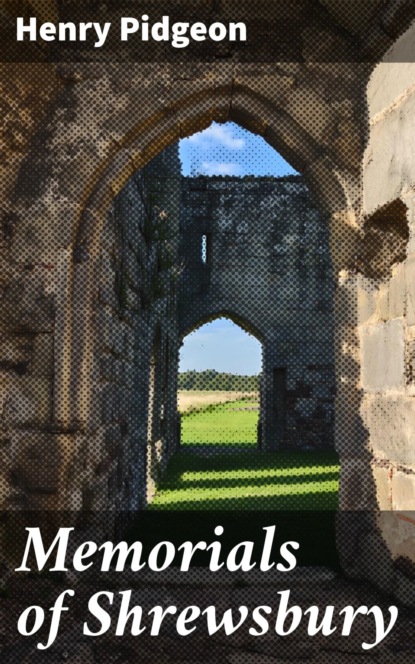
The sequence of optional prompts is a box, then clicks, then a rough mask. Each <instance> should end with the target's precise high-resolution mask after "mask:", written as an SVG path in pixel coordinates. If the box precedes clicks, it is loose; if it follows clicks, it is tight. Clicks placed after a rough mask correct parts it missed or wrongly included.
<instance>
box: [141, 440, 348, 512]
mask: <svg viewBox="0 0 415 664" xmlns="http://www.w3.org/2000/svg"><path fill="white" fill-rule="evenodd" d="M261 474H262V476H261ZM338 479H339V463H338V457H337V455H336V454H335V453H334V452H315V453H310V452H295V453H287V452H279V453H269V454H260V453H258V452H253V453H252V452H251V453H249V452H242V453H241V454H235V452H232V453H230V454H224V453H219V454H215V455H204V456H203V455H196V454H186V453H185V452H181V453H180V454H177V455H176V456H175V457H174V458H173V459H172V460H171V462H170V464H169V466H168V468H167V471H166V474H165V476H164V479H163V481H162V482H161V484H160V486H159V490H158V492H157V495H156V497H155V499H154V501H153V503H152V504H151V505H150V507H149V509H150V510H169V509H172V510H202V511H203V510H212V509H221V510H335V509H337V493H338Z"/></svg>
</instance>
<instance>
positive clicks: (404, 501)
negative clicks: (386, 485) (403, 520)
mask: <svg viewBox="0 0 415 664" xmlns="http://www.w3.org/2000/svg"><path fill="white" fill-rule="evenodd" d="M391 487H392V505H393V509H395V510H408V511H409V510H413V511H415V474H409V473H403V472H401V471H400V470H395V471H394V472H393V474H392V480H391Z"/></svg>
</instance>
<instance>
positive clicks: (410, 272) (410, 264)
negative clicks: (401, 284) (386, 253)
mask: <svg viewBox="0 0 415 664" xmlns="http://www.w3.org/2000/svg"><path fill="white" fill-rule="evenodd" d="M405 284H406V297H407V306H406V322H407V325H415V256H411V257H410V258H408V260H406V261H405Z"/></svg>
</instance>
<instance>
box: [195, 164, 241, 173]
mask: <svg viewBox="0 0 415 664" xmlns="http://www.w3.org/2000/svg"><path fill="white" fill-rule="evenodd" d="M199 172H200V174H201V175H240V174H241V172H242V166H241V165H240V164H235V163H234V162H227V163H226V162H220V161H203V162H202V163H201V164H200V169H199Z"/></svg>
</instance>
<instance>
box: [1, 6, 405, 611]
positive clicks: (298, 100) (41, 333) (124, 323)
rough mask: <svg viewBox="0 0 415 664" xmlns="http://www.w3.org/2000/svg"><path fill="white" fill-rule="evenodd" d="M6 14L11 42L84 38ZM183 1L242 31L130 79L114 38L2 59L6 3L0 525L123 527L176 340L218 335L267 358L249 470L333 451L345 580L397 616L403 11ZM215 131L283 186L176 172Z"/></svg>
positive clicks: (139, 64) (172, 368) (164, 426)
mask: <svg viewBox="0 0 415 664" xmlns="http://www.w3.org/2000/svg"><path fill="white" fill-rule="evenodd" d="M19 4H21V5H22V6H23V5H24V6H25V7H26V9H25V11H23V9H21V12H20V16H24V17H25V21H26V22H28V21H29V18H30V17H33V16H36V18H37V20H38V23H39V24H41V23H42V24H43V23H52V24H57V22H58V20H61V21H62V22H66V21H68V20H72V21H73V22H75V23H79V22H80V21H81V20H82V16H77V15H75V14H77V12H78V10H77V9H76V8H74V6H73V4H74V3H63V4H62V7H61V8H60V11H59V12H58V8H57V7H56V5H55V2H54V1H53V0H44V2H42V3H34V2H22V3H19ZM98 4H99V3H94V7H96V6H97V5H98ZM106 4H107V5H108V7H107V11H106V14H107V16H106V17H105V20H106V21H108V22H110V23H111V24H114V25H115V24H117V25H118V24H119V21H120V18H121V10H119V9H117V6H116V4H117V3H106ZM122 4H123V5H128V4H129V3H128V2H126V3H122ZM131 4H132V5H133V4H134V3H131ZM149 4H154V3H149ZM189 4H191V7H192V10H191V12H190V13H191V14H192V16H190V17H189V22H195V21H196V20H200V21H201V22H203V23H204V24H205V25H211V24H212V23H215V22H219V23H223V24H224V25H229V23H230V22H231V21H237V22H239V21H240V20H242V18H240V16H241V15H242V14H244V17H243V20H246V30H247V36H248V38H247V41H246V42H244V43H242V42H240V43H238V42H232V43H230V42H229V41H228V40H223V41H221V42H217V43H216V42H215V41H214V40H212V39H210V40H206V43H202V44H200V45H199V46H200V48H201V49H202V50H200V51H197V54H196V55H197V57H195V51H194V48H193V47H194V44H193V45H191V46H189V49H188V50H187V49H186V48H181V49H179V50H177V49H176V51H175V57H177V53H179V52H180V62H176V61H174V59H173V60H169V58H168V57H165V56H166V52H167V51H166V49H169V48H170V45H169V44H154V45H153V46H152V48H154V49H157V48H160V49H162V52H163V58H159V59H158V60H157V58H154V59H152V60H148V61H145V59H142V60H139V61H138V59H134V57H133V56H134V48H135V45H134V44H133V42H134V39H131V40H130V41H129V43H128V46H126V48H131V51H128V53H127V55H126V57H125V60H124V61H123V60H122V58H121V57H118V56H117V57H115V56H114V53H113V52H108V53H107V52H106V51H105V48H102V49H94V45H93V44H92V45H91V46H92V48H91V51H85V52H83V51H82V44H81V45H78V46H77V48H76V49H72V47H69V45H68V44H62V45H60V47H59V46H58V45H56V44H55V43H51V44H48V43H40V42H36V43H34V42H33V43H32V42H30V41H29V40H27V41H25V42H24V44H19V48H23V47H24V49H25V50H24V56H22V59H23V60H24V62H22V61H20V62H16V61H13V57H12V56H10V54H11V53H12V52H13V48H15V47H16V43H15V25H16V18H17V16H16V12H15V5H16V3H13V2H5V3H2V9H1V10H0V15H1V25H2V31H3V32H4V34H3V32H2V39H1V40H0V41H1V43H2V45H3V47H4V49H5V52H7V53H8V58H5V60H7V61H4V62H3V64H2V65H1V67H0V87H1V95H0V122H1V128H2V133H1V151H0V171H1V173H0V199H1V208H0V212H1V229H2V235H1V244H0V251H1V273H0V275H1V297H0V332H1V345H0V353H1V354H0V397H1V433H2V440H1V449H0V454H1V463H0V474H1V481H0V492H1V504H2V507H3V508H4V509H5V510H12V509H18V508H20V507H24V508H26V509H33V510H38V509H43V510H57V509H62V510H72V511H73V512H74V513H76V514H78V513H79V514H81V513H82V512H83V511H87V510H106V512H107V513H109V514H112V515H113V517H114V522H111V520H110V519H109V520H108V523H107V524H106V525H107V528H108V530H109V531H111V529H112V528H114V527H115V525H114V524H115V522H116V520H117V515H118V514H119V513H120V512H126V511H129V512H136V511H138V510H141V509H144V508H145V507H146V505H147V503H148V501H149V500H151V497H152V495H153V494H154V490H155V488H156V486H157V483H158V481H159V479H160V476H161V474H162V472H163V469H164V467H165V464H166V461H167V460H168V459H169V458H170V457H171V455H173V454H174V452H175V451H177V449H178V448H179V446H180V436H179V426H178V418H177V412H176V386H177V370H178V353H179V348H180V344H181V342H182V340H183V337H184V336H185V335H186V334H187V333H188V332H190V331H191V330H194V329H196V328H197V327H198V326H199V325H201V324H202V323H203V322H206V321H209V320H212V319H213V318H215V317H218V316H222V315H224V316H228V317H229V318H231V319H232V320H234V321H235V322H236V323H238V324H239V325H241V326H242V327H243V329H245V330H247V331H248V332H250V333H251V334H253V335H254V336H255V337H256V338H257V339H258V340H259V341H260V342H261V344H262V347H263V357H264V363H263V375H262V383H261V416H260V426H259V429H258V454H262V453H263V452H270V451H274V450H278V449H282V448H289V449H300V448H302V447H306V448H307V449H311V450H313V449H320V448H325V447H333V446H334V447H335V448H336V450H337V451H338V453H339V456H340V464H341V481H340V509H339V514H338V517H339V518H338V523H339V527H338V528H339V530H338V538H337V546H338V550H339V553H340V558H341V561H342V565H343V568H344V569H345V570H347V572H348V573H349V574H350V575H353V574H356V575H357V574H359V575H360V576H362V574H363V576H364V578H365V579H367V580H369V581H372V582H373V583H375V584H378V585H381V586H382V587H383V589H384V590H386V591H387V592H390V593H395V595H396V596H397V597H399V598H400V599H402V600H403V601H407V602H410V601H413V599H412V600H411V597H412V598H413V597H414V596H415V578H414V575H413V564H414V563H415V547H414V533H415V523H414V522H413V521H411V518H410V517H409V516H408V517H407V519H406V520H404V519H403V518H401V517H402V512H404V511H409V510H413V509H414V506H415V235H414V228H415V216H414V215H415V156H414V155H415V131H414V117H415V63H414V61H415V58H414V55H415V27H414V26H413V24H412V22H413V20H414V19H415V9H414V6H413V3H411V2H407V1H405V0H402V1H401V0H371V2H359V3H346V2H338V1H336V0H321V1H320V2H315V3H314V2H313V3H311V4H312V5H313V11H301V10H300V9H299V7H297V4H296V3H286V2H284V3H278V2H277V3H269V2H262V1H261V0H259V1H258V2H256V3H255V15H253V14H252V11H251V12H249V11H246V5H248V4H250V5H251V9H252V3H244V2H240V3H237V4H238V8H239V9H238V12H236V10H235V3H234V2H231V1H229V2H228V0H223V1H222V2H205V0H203V1H202V0H200V1H199V0H197V1H196V2H192V3H189ZM351 4H353V10H352V11H351V10H350V5H351ZM36 7H38V11H37V10H36ZM243 7H245V11H244V12H243V11H242V9H241V8H243ZM94 11H95V12H96V15H97V18H96V20H97V21H98V22H100V23H101V24H102V25H103V23H104V22H105V21H103V20H101V19H102V17H100V16H99V15H98V14H99V8H98V9H96V10H94ZM69 13H71V16H69ZM78 13H81V12H80V11H79V12H78ZM144 13H145V11H144V10H143V6H142V5H140V13H139V14H136V13H135V12H134V11H133V10H131V13H128V12H127V8H126V7H125V6H123V10H122V15H124V16H128V15H130V16H135V15H136V16H138V17H139V18H140V17H141V16H142V14H144ZM166 13H168V12H166V11H161V12H160V16H163V15H164V14H166ZM66 14H68V15H66ZM193 14H194V15H193ZM250 15H251V16H252V19H251V22H250V20H249V19H248V18H247V17H249V16H250ZM157 18H159V16H157ZM83 20H85V17H84V18H83ZM173 20H176V18H175V17H172V21H173ZM8 26H9V27H10V26H11V29H10V30H9V29H8ZM287 34H289V35H290V39H289V40H288V41H287V38H286V35H287ZM294 34H295V35H296V38H295V39H292V38H291V35H294ZM10 35H12V37H11V36H10ZM250 35H253V39H254V42H253V43H255V48H253V46H252V42H250V39H249V37H250ZM208 41H209V44H208ZM288 42H289V43H288ZM207 44H208V45H207ZM270 44H271V45H272V48H273V50H272V57H270V56H267V57H266V53H265V51H262V50H261V48H264V49H265V47H266V46H268V45H270ZM283 46H284V48H285V49H286V51H285V53H282V50H281V49H282V47H283ZM59 48H61V49H62V50H59ZM54 49H58V50H57V51H56V50H54ZM66 49H68V50H66ZM203 49H206V50H203ZM287 49H288V51H287ZM91 52H92V53H93V54H94V55H93V56H92V55H91ZM152 52H155V51H152ZM97 53H99V57H98V56H97ZM169 53H170V51H169ZM287 53H288V54H287ZM68 54H69V55H68ZM201 54H202V55H203V54H206V57H205V58H203V57H202V55H201ZM278 54H280V55H278ZM130 55H131V57H130ZM213 121H215V122H219V123H224V122H227V121H233V122H235V123H238V124H239V125H241V126H242V127H244V128H246V129H247V130H250V131H252V132H253V133H255V134H257V135H259V136H261V137H263V138H264V139H265V140H266V141H267V142H268V143H269V144H270V145H271V146H273V147H274V148H275V149H276V150H277V151H278V152H279V153H280V154H281V155H282V156H283V157H284V158H285V159H286V160H287V161H288V162H290V164H291V165H292V166H293V167H294V168H295V169H296V170H297V171H298V172H299V173H300V175H299V176H296V177H288V178H281V179H278V178H249V177H247V178H232V177H222V178H221V177H214V178H206V177H202V176H199V177H194V178H193V177H181V176H180V172H179V162H178V155H177V142H178V141H179V139H181V138H183V137H187V136H190V135H192V134H193V133H195V132H198V131H201V130H203V129H205V128H206V127H208V126H209V125H210V124H211V123H212V122H213ZM202 242H204V243H205V247H207V255H204V256H203V255H202V252H201V243H202ZM310 453H312V452H310ZM351 510H355V511H357V512H360V513H361V514H362V519H361V520H359V519H358V518H355V519H354V520H353V523H350V524H349V525H350V527H348V528H344V527H343V526H344V524H345V523H346V521H347V516H348V512H349V511H351ZM375 510H380V511H381V512H380V513H379V515H378V517H376V519H368V517H367V513H368V512H371V511H372V512H373V511H375ZM391 513H392V514H396V518H395V520H394V521H393V528H391V527H390V524H391V519H390V514H391ZM385 514H387V515H389V516H388V520H387V523H388V524H389V526H388V527H386V525H385V524H386V521H385V520H384V516H385ZM342 524H343V525H342ZM379 538H380V539H381V540H382V542H383V546H384V547H385V548H386V550H387V552H388V555H387V556H386V555H385V556H384V557H383V558H382V560H379V561H374V560H373V555H374V551H376V550H378V549H376V546H375V544H374V543H375V542H376V541H378V539H379ZM382 550H383V549H382ZM408 559H409V561H412V563H411V564H409V563H408V564H407V565H406V566H405V565H402V564H400V562H401V561H402V560H405V561H408ZM375 563H376V564H375ZM375 569H377V570H378V571H377V572H376V574H375V573H374V570H375ZM379 569H382V573H379ZM362 570H363V572H362ZM411 575H412V576H411ZM410 593H412V595H410Z"/></svg>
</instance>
